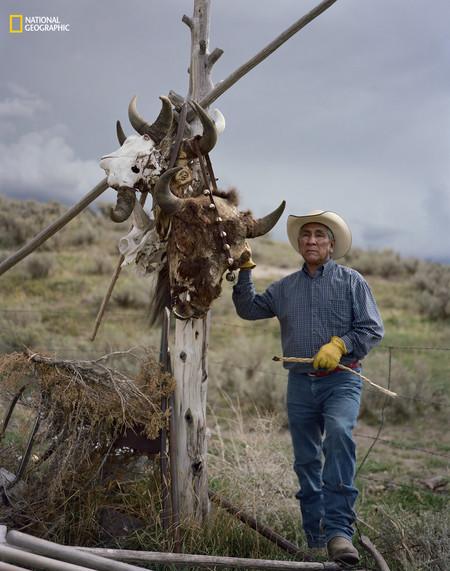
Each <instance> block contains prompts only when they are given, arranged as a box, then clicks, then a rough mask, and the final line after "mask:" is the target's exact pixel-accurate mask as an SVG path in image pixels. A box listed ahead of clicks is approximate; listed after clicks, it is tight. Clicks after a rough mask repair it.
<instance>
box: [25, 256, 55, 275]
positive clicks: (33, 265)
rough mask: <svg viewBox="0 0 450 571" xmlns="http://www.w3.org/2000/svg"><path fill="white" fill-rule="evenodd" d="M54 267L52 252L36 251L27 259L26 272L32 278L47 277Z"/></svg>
mask: <svg viewBox="0 0 450 571" xmlns="http://www.w3.org/2000/svg"><path fill="white" fill-rule="evenodd" d="M53 268H54V261H53V258H52V256H51V254H48V253H38V252H35V253H34V254H33V255H32V256H30V257H29V258H27V259H26V260H25V263H24V266H23V269H24V273H25V274H26V275H27V276H29V277H30V278H31V279H32V280H38V279H43V278H47V277H48V276H49V275H50V273H51V271H52V270H53Z"/></svg>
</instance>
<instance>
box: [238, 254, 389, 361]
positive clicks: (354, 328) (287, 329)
mask: <svg viewBox="0 0 450 571" xmlns="http://www.w3.org/2000/svg"><path fill="white" fill-rule="evenodd" d="M233 302H234V305H235V307H236V311H237V313H238V315H239V316H240V317H242V318H243V319H251V320H253V319H264V318H268V317H277V318H278V320H279V322H280V327H281V344H282V347H283V355H284V356H285V357H312V356H313V355H315V354H316V353H317V351H318V350H319V349H320V347H321V346H322V345H323V344H324V343H328V342H329V341H330V339H331V337H332V336H333V335H337V336H338V337H341V339H342V340H343V341H344V343H345V346H346V348H347V351H348V353H347V355H345V356H344V357H343V358H342V360H341V362H342V363H343V364H346V363H347V364H348V363H350V362H352V361H355V360H360V359H362V358H364V357H365V356H366V355H367V353H368V352H369V351H370V350H371V349H372V347H374V346H375V345H376V344H377V343H378V342H379V341H380V340H381V339H382V338H383V333H384V328H383V322H382V320H381V316H380V312H379V311H378V308H377V304H376V302H375V299H374V297H373V294H372V292H371V290H370V288H369V286H368V284H367V282H366V281H365V279H364V278H363V277H362V276H361V274H359V273H358V272H357V271H356V270H352V269H351V268H347V267H346V266H341V265H339V264H337V263H336V262H335V261H334V260H329V261H328V262H326V263H325V264H324V265H323V266H322V267H321V268H319V269H318V270H317V271H316V273H315V275H314V277H311V276H310V275H309V273H308V271H307V269H306V266H305V265H304V266H303V268H302V269H300V270H299V271H297V272H294V273H293V274H290V275H289V276H286V277H285V278H283V279H281V280H279V281H277V282H275V283H273V284H271V285H270V286H269V287H268V288H267V289H266V291H265V292H264V293H261V294H257V293H256V291H255V286H254V285H253V281H252V277H251V271H250V270H240V272H239V279H238V282H237V284H236V285H235V286H234V288H233ZM284 366H285V368H287V369H295V371H297V372H311V371H313V370H314V369H313V367H312V365H309V364H302V363H285V364H284Z"/></svg>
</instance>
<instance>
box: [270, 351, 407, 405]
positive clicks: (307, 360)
mask: <svg viewBox="0 0 450 571" xmlns="http://www.w3.org/2000/svg"><path fill="white" fill-rule="evenodd" d="M272 361H283V362H284V363H312V362H313V361H314V359H312V358H309V357H278V356H277V355H275V357H272ZM338 368H339V369H342V371H348V372H349V373H353V374H354V375H357V376H358V377H359V378H360V379H362V380H363V381H366V383H368V384H369V385H370V386H371V387H374V388H375V389H378V390H379V391H381V392H382V393H384V394H385V395H388V396H390V397H394V398H395V397H397V396H398V395H397V393H394V392H393V391H390V390H389V389H386V388H384V387H381V386H380V385H377V384H376V383H374V382H373V381H371V380H370V379H368V378H367V377H365V376H364V375H361V373H358V372H357V371H355V370H354V369H351V368H350V367H346V366H345V365H341V364H340V363H339V364H338Z"/></svg>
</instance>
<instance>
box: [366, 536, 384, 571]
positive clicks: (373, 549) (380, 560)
mask: <svg viewBox="0 0 450 571" xmlns="http://www.w3.org/2000/svg"><path fill="white" fill-rule="evenodd" d="M359 543H360V544H361V545H362V547H363V548H364V549H365V550H366V551H368V552H369V553H370V555H372V557H373V558H374V560H375V563H376V564H377V567H378V569H379V571H390V569H389V567H388V564H387V563H386V561H385V560H384V557H383V556H382V555H381V553H380V552H379V551H378V549H377V548H376V547H375V545H374V544H373V543H372V542H371V541H370V539H369V538H368V537H367V536H366V535H361V537H360V538H359Z"/></svg>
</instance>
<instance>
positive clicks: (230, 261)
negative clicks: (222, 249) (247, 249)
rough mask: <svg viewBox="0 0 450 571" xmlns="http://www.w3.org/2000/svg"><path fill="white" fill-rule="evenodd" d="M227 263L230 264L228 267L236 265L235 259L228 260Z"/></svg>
mask: <svg viewBox="0 0 450 571" xmlns="http://www.w3.org/2000/svg"><path fill="white" fill-rule="evenodd" d="M227 262H228V265H229V266H232V265H233V264H234V259H233V258H228V260H227Z"/></svg>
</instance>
